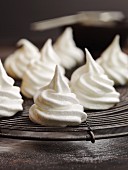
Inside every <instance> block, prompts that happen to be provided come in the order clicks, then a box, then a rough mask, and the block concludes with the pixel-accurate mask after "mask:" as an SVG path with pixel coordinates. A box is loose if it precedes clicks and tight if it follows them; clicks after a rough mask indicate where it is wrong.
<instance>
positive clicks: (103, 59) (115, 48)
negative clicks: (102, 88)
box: [96, 35, 128, 85]
mask: <svg viewBox="0 0 128 170" xmlns="http://www.w3.org/2000/svg"><path fill="white" fill-rule="evenodd" d="M119 38H120V37H119V35H116V36H115V38H114V40H113V42H112V43H111V44H110V45H109V47H108V48H107V49H106V50H105V51H104V52H103V53H102V54H101V56H100V57H99V58H98V59H97V60H96V61H97V63H99V64H100V65H101V66H102V67H103V69H104V71H105V73H106V74H107V75H108V77H109V78H110V79H112V80H113V81H114V83H115V85H125V84H128V55H127V54H125V53H124V52H123V51H122V50H121V48H120V45H119Z"/></svg>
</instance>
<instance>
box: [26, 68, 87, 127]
mask: <svg viewBox="0 0 128 170" xmlns="http://www.w3.org/2000/svg"><path fill="white" fill-rule="evenodd" d="M34 103H35V104H33V105H32V106H31V108H30V110H29V118H30V119H31V121H33V122H35V123H38V124H41V125H45V126H62V127H65V126H76V125H79V124H81V122H84V121H85V120H86V118H87V114H86V113H85V112H83V106H81V105H80V104H79V101H78V100H77V98H76V96H75V94H73V93H71V90H70V88H69V86H68V84H67V82H66V81H65V80H64V77H63V75H62V74H61V71H60V70H59V67H58V66H57V67H56V70H55V74H54V77H53V79H52V81H51V82H50V84H49V85H47V86H45V87H43V88H41V89H39V90H38V91H37V93H36V94H35V96H34Z"/></svg>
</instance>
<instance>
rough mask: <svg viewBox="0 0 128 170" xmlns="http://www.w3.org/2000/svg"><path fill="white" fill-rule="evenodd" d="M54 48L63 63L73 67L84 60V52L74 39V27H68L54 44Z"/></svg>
mask: <svg viewBox="0 0 128 170" xmlns="http://www.w3.org/2000/svg"><path fill="white" fill-rule="evenodd" d="M54 49H55V51H56V53H57V54H58V56H59V57H60V59H61V65H62V66H63V67H64V68H66V69H71V68H72V67H75V66H76V65H77V64H82V63H83V62H84V53H83V51H82V50H81V49H79V48H78V47H76V44H75V42H74V40H73V34H72V28H70V27H68V28H66V30H65V31H64V32H63V34H62V35H61V36H60V37H59V38H58V39H57V41H56V42H55V44H54Z"/></svg>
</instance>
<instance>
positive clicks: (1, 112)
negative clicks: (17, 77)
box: [0, 60, 23, 118]
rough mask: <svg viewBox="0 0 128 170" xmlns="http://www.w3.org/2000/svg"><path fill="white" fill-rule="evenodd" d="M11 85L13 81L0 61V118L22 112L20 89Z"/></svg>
mask: <svg viewBox="0 0 128 170" xmlns="http://www.w3.org/2000/svg"><path fill="white" fill-rule="evenodd" d="M13 85H14V80H13V79H12V78H11V77H9V76H8V75H7V74H6V72H5V70H4V68H3V65H2V63H1V60H0V118H1V117H10V116H13V115H15V114H16V113H17V112H18V111H21V110H23V107H22V103H23V100H22V97H21V95H20V88H19V87H16V86H13Z"/></svg>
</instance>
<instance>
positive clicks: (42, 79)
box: [21, 39, 64, 98]
mask: <svg viewBox="0 0 128 170" xmlns="http://www.w3.org/2000/svg"><path fill="white" fill-rule="evenodd" d="M56 58H57V55H56V54H55V53H54V51H53V48H52V45H51V40H50V39H49V40H47V42H46V43H45V44H44V46H43V49H42V50H41V58H40V59H39V60H33V61H31V62H30V64H29V66H28V70H27V71H26V73H25V74H24V76H23V80H22V84H21V92H22V94H23V95H24V96H26V97H27V98H32V97H33V96H34V94H35V93H36V91H37V90H38V89H39V88H40V87H42V86H46V85H47V84H48V83H49V82H50V81H51V79H52V78H53V75H54V72H55V67H56V64H55V60H56ZM61 72H63V73H64V69H63V68H61Z"/></svg>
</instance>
